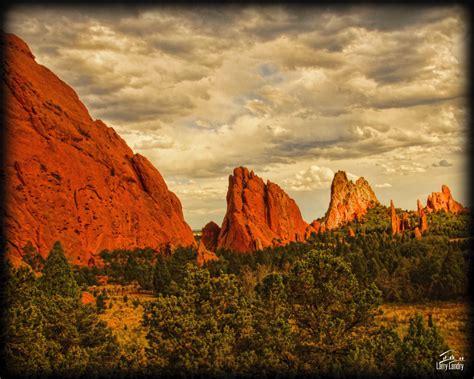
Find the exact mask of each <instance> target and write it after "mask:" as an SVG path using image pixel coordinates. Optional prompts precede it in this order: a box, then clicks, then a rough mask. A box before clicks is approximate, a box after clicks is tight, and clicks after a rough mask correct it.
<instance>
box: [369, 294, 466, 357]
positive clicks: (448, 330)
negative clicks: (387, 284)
mask: <svg viewBox="0 0 474 379" xmlns="http://www.w3.org/2000/svg"><path fill="white" fill-rule="evenodd" d="M382 310H383V312H384V313H383V315H381V316H378V321H379V322H380V323H381V324H382V325H388V324H390V323H391V322H392V321H393V320H395V321H397V322H398V324H399V327H398V332H399V335H400V337H401V338H403V336H405V334H406V333H407V331H408V326H409V320H410V318H411V317H413V316H414V315H415V314H416V313H420V314H421V315H422V316H423V318H424V319H425V321H427V320H428V317H429V315H430V314H431V315H432V317H433V321H434V323H435V324H436V325H437V326H438V328H439V329H440V331H441V334H442V335H443V337H444V338H445V340H446V342H447V343H448V345H449V347H451V348H454V349H455V350H456V351H457V352H458V353H459V354H460V355H463V356H464V357H465V358H466V357H467V356H469V351H468V350H469V335H470V333H469V304H467V303H459V302H456V303H453V302H431V303H425V304H384V305H383V306H382Z"/></svg>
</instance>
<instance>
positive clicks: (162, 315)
mask: <svg viewBox="0 0 474 379" xmlns="http://www.w3.org/2000/svg"><path fill="white" fill-rule="evenodd" d="M144 325H145V326H146V327H148V328H149V332H148V335H147V339H148V342H149V348H148V349H146V352H147V356H148V361H149V362H150V364H151V366H152V367H153V368H155V369H158V370H162V372H163V373H166V372H168V371H169V370H171V372H183V373H201V374H206V373H207V374H209V373H213V374H223V373H232V372H238V371H239V370H242V369H244V367H245V365H244V364H243V360H245V358H246V356H247V353H246V351H245V347H246V346H247V345H248V344H249V343H250V340H251V338H252V329H251V312H250V308H249V304H248V303H247V302H246V299H245V297H244V296H243V295H242V291H241V288H240V287H239V285H238V282H237V281H236V279H235V278H234V277H232V276H227V275H226V276H222V277H218V278H211V277H210V275H209V272H208V271H207V270H202V269H199V268H197V267H196V266H195V265H192V264H187V265H186V268H185V274H184V277H183V282H182V285H181V286H179V287H178V288H177V292H176V296H175V295H171V296H161V295H160V296H158V298H157V300H156V301H155V302H153V303H148V304H146V305H145V316H144Z"/></svg>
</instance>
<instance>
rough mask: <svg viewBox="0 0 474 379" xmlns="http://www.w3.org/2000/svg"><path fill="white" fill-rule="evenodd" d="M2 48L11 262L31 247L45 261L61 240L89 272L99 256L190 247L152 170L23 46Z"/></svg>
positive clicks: (14, 40)
mask: <svg viewBox="0 0 474 379" xmlns="http://www.w3.org/2000/svg"><path fill="white" fill-rule="evenodd" d="M2 44H3V48H4V51H5V53H6V61H5V64H4V66H3V79H4V84H3V85H4V95H5V100H6V116H7V117H6V119H7V128H6V137H7V141H8V151H7V154H6V156H7V160H6V177H7V196H8V197H7V207H6V210H5V213H6V218H5V224H6V236H7V243H8V248H9V254H17V255H18V254H19V253H20V251H21V248H22V247H23V246H24V245H25V244H26V243H27V241H31V242H32V244H33V246H35V247H36V248H37V249H38V250H39V252H40V254H41V255H43V256H46V255H47V254H48V252H49V250H50V249H51V247H52V245H53V243H54V242H55V241H56V240H60V241H61V243H62V245H63V247H64V249H65V253H66V255H67V256H68V258H69V259H70V261H71V262H72V263H74V264H79V265H87V264H90V263H91V262H94V261H95V260H97V257H95V258H94V256H95V255H96V253H98V252H100V251H101V250H103V249H116V248H135V247H151V248H157V249H158V248H160V247H162V246H163V245H170V246H180V245H181V246H188V245H193V244H195V241H194V237H193V233H192V231H191V228H190V227H189V226H188V225H187V224H186V222H185V221H184V218H183V213H182V209H181V204H180V201H179V200H178V198H177V197H176V196H175V195H174V194H173V193H172V192H170V191H169V190H168V188H167V186H166V183H165V181H164V180H163V178H162V176H161V175H160V173H159V172H158V170H156V168H155V167H153V165H152V164H151V163H150V162H149V161H148V160H147V159H146V158H144V157H142V156H140V155H134V154H133V152H132V150H131V149H130V148H129V147H128V146H127V144H126V143H125V141H124V140H123V139H122V138H120V136H119V135H118V134H117V133H116V132H115V131H114V130H113V129H112V128H109V127H107V126H106V125H105V124H104V123H103V122H101V121H99V120H93V119H92V118H91V117H90V115H89V113H88V111H87V109H86V108H85V106H84V104H82V103H81V101H80V100H79V98H78V96H77V95H76V93H75V92H74V91H73V90H72V89H71V87H69V86H68V85H67V84H66V83H64V82H63V81H61V80H60V79H59V78H58V77H57V76H56V75H54V74H53V73H52V72H51V71H49V70H48V69H47V68H45V67H43V66H41V65H39V64H37V63H36V62H35V60H34V57H33V55H32V54H31V52H30V50H29V48H28V46H27V45H26V44H25V43H24V42H23V41H21V40H20V39H19V38H18V37H16V36H13V35H6V36H4V38H3V40H2Z"/></svg>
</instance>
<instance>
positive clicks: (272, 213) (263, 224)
mask: <svg viewBox="0 0 474 379" xmlns="http://www.w3.org/2000/svg"><path fill="white" fill-rule="evenodd" d="M307 229H308V224H307V223H306V222H304V220H303V218H302V217H301V212H300V210H299V208H298V206H297V205H296V203H295V201H294V200H293V199H291V198H290V197H289V196H288V195H287V194H286V193H285V192H284V191H283V190H282V189H281V188H280V187H279V186H278V185H276V184H275V183H272V182H270V181H267V183H266V184H265V183H264V181H263V180H262V179H261V178H259V177H258V176H257V175H255V174H254V173H253V171H250V172H249V170H248V169H247V168H245V167H238V168H236V169H234V174H233V175H230V177H229V188H228V192H227V212H226V214H225V217H224V221H223V223H222V227H221V230H220V233H219V238H218V244H217V247H218V248H223V249H229V250H234V251H238V252H250V251H256V250H261V249H263V248H265V247H267V246H278V245H284V244H287V243H289V242H292V241H304V239H305V235H306V234H307Z"/></svg>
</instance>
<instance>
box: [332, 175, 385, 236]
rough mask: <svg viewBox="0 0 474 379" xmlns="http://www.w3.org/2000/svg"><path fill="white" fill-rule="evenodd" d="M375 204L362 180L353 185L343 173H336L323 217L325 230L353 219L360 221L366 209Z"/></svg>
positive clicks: (369, 189) (364, 181) (365, 182)
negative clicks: (327, 207) (329, 200)
mask: <svg viewBox="0 0 474 379" xmlns="http://www.w3.org/2000/svg"><path fill="white" fill-rule="evenodd" d="M376 204H379V201H378V200H377V197H376V196H375V193H374V191H373V190H372V188H371V187H370V185H369V183H368V182H367V181H366V180H365V179H364V178H359V179H357V181H356V182H355V183H353V182H352V181H351V180H348V179H347V175H346V173H345V172H344V171H338V172H337V173H336V174H335V175H334V179H333V181H332V184H331V202H330V203H329V209H328V210H327V212H326V215H325V217H324V225H325V229H334V228H337V227H338V226H340V225H342V224H345V223H347V222H350V221H353V220H354V219H358V220H360V219H361V218H362V217H363V216H364V215H365V214H366V213H367V209H368V208H370V207H373V206H375V205H376Z"/></svg>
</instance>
